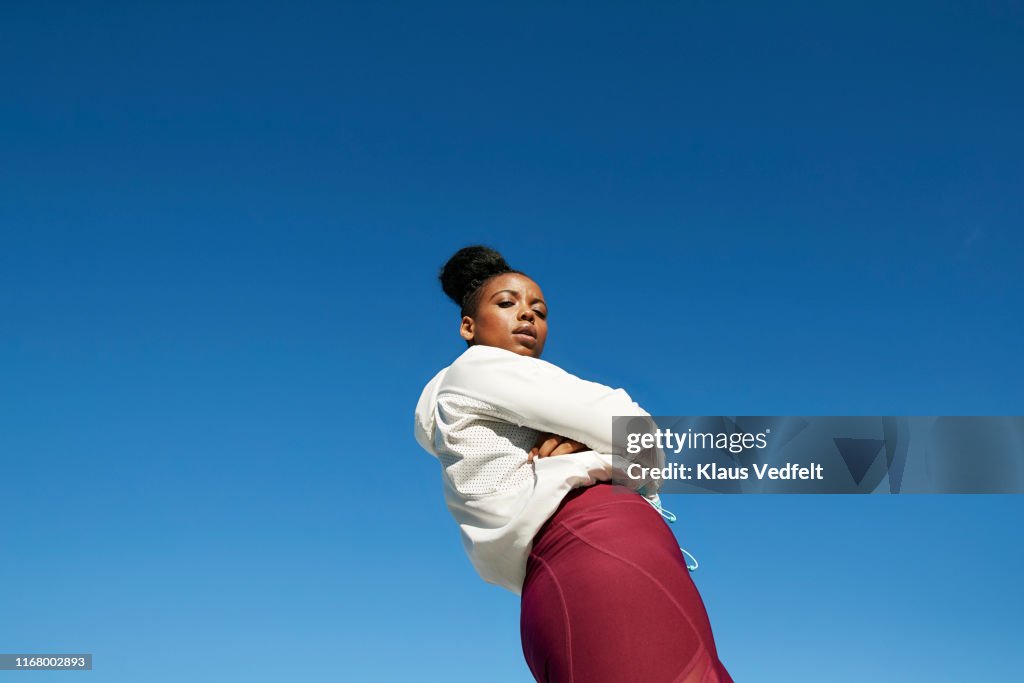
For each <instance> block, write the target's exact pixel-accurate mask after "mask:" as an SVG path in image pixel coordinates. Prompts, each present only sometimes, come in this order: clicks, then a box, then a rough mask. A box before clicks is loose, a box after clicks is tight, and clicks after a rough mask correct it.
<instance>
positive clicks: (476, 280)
mask: <svg viewBox="0 0 1024 683" xmlns="http://www.w3.org/2000/svg"><path fill="white" fill-rule="evenodd" d="M511 271H512V268H511V267H510V266H509V265H508V263H506V262H505V259H504V257H502V255H501V254H499V253H498V252H497V251H495V250H494V249H491V248H490V247H485V246H483V245H479V244H478V245H474V246H471V247H463V248H462V249H459V250H458V251H457V252H455V253H454V254H452V257H451V258H450V259H448V262H447V263H445V264H444V267H443V268H442V269H441V274H440V275H439V276H438V277H439V279H440V280H441V288H442V289H443V290H444V293H445V294H447V295H448V296H449V297H450V298H451V300H452V301H454V302H455V303H456V304H457V305H458V306H459V308H461V309H463V310H465V308H466V303H467V302H468V300H469V297H470V295H471V294H473V292H475V291H476V290H477V289H479V287H480V285H482V284H483V283H484V282H486V281H487V280H488V279H490V278H492V277H494V276H495V275H501V274H502V273H508V272H511Z"/></svg>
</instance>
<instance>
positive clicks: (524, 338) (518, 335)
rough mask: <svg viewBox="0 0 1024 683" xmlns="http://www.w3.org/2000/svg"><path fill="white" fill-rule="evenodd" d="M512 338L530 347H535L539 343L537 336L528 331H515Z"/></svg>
mask: <svg viewBox="0 0 1024 683" xmlns="http://www.w3.org/2000/svg"><path fill="white" fill-rule="evenodd" d="M512 338H513V339H515V340H516V341H517V342H519V343H520V344H522V345H523V346H527V347H529V348H533V347H534V346H535V345H536V344H537V337H535V336H534V335H532V334H530V333H528V332H513V333H512Z"/></svg>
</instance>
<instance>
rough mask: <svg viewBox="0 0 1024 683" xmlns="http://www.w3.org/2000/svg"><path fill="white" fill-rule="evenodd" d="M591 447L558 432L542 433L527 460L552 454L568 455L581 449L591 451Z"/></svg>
mask: <svg viewBox="0 0 1024 683" xmlns="http://www.w3.org/2000/svg"><path fill="white" fill-rule="evenodd" d="M589 450H590V447H589V446H587V445H586V444H584V443H580V442H579V441H573V440H572V439H567V438H566V437H564V436H559V435H558V434H547V433H545V434H541V435H540V436H539V437H537V443H536V444H534V446H533V448H532V449H531V450H530V455H529V456H528V457H527V458H526V459H527V460H533V459H534V458H546V457H548V456H551V455H567V454H569V453H579V452H580V451H589Z"/></svg>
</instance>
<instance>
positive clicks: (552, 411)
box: [438, 346, 649, 455]
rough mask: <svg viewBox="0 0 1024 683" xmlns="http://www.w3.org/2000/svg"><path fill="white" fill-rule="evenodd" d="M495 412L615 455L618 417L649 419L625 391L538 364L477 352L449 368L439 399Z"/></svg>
mask: <svg viewBox="0 0 1024 683" xmlns="http://www.w3.org/2000/svg"><path fill="white" fill-rule="evenodd" d="M445 392H454V393H458V394H461V395H463V396H468V397H470V398H474V399H476V400H478V401H482V402H484V403H487V404H489V405H492V406H495V407H496V408H497V409H499V410H500V411H501V412H502V415H501V416H500V417H502V418H503V419H507V420H509V421H512V422H515V423H516V424H518V425H520V426H526V427H531V428H533V429H537V430H539V431H541V432H548V433H551V434H558V435H561V436H564V437H567V438H569V439H572V440H574V441H578V442H581V443H584V444H586V445H587V446H589V447H590V448H591V449H593V450H595V451H598V452H602V453H608V454H613V453H615V451H617V450H622V449H621V448H616V447H615V445H614V443H613V440H612V417H613V416H616V415H622V416H637V417H649V415H648V413H647V412H646V411H645V410H644V409H643V408H641V407H640V406H638V405H637V404H636V403H634V402H633V399H631V398H630V396H629V394H627V393H626V392H625V391H623V390H622V389H612V388H611V387H607V386H605V385H603V384H598V383H596V382H588V381H586V380H583V379H580V378H579V377H576V376H575V375H572V374H570V373H568V372H566V371H565V370H562V369H561V368H559V367H558V366H556V365H553V364H551V363H548V362H547V361H543V360H540V359H538V358H531V357H529V356H520V355H518V354H516V353H512V352H511V351H506V350H504V349H499V348H496V347H493V346H473V347H470V348H469V349H467V350H466V352H465V353H463V354H462V355H461V356H460V357H459V358H458V359H457V360H456V361H455V363H453V364H452V365H451V367H449V368H448V372H447V373H446V375H445V378H444V381H443V382H442V384H441V386H440V387H439V390H438V393H439V394H443V393H445ZM620 455H621V453H620Z"/></svg>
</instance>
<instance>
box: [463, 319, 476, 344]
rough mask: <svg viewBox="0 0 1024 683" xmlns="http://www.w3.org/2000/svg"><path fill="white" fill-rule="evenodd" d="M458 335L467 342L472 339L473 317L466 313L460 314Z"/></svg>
mask: <svg viewBox="0 0 1024 683" xmlns="http://www.w3.org/2000/svg"><path fill="white" fill-rule="evenodd" d="M459 335H461V336H462V338H463V339H465V340H466V341H468V342H471V341H473V337H474V332H473V319H472V318H470V317H469V316H468V315H464V316H462V323H461V324H460V325H459Z"/></svg>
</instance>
